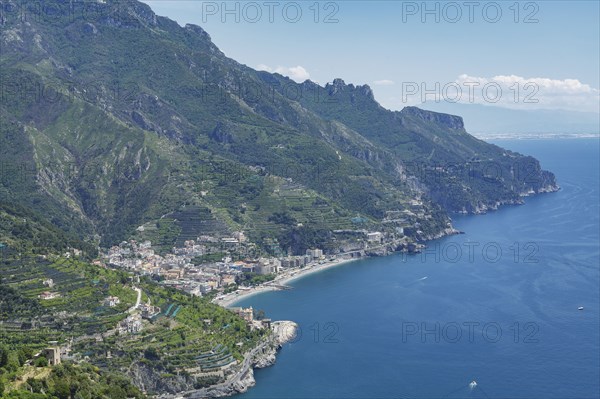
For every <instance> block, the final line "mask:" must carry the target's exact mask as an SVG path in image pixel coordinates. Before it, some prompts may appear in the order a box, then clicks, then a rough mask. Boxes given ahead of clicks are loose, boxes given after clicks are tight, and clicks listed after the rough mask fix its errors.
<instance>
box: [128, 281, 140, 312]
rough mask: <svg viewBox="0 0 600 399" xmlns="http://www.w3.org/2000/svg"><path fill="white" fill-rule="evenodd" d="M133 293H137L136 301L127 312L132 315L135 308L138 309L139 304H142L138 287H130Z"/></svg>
mask: <svg viewBox="0 0 600 399" xmlns="http://www.w3.org/2000/svg"><path fill="white" fill-rule="evenodd" d="M132 288H133V290H134V291H135V292H137V300H136V301H135V305H133V306H132V307H130V308H129V310H128V312H129V313H133V312H134V311H135V310H136V309H137V308H139V307H140V303H141V302H142V290H141V289H140V288H138V287H132Z"/></svg>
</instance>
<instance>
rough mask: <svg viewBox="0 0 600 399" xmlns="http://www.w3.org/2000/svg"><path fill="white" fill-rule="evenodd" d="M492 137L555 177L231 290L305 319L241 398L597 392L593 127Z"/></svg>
mask: <svg viewBox="0 0 600 399" xmlns="http://www.w3.org/2000/svg"><path fill="white" fill-rule="evenodd" d="M494 144H497V145H500V146H502V147H505V148H507V149H510V150H513V151H517V152H520V153H522V154H527V155H532V156H534V157H536V158H537V159H539V160H540V162H541V164H542V167H543V168H544V169H546V170H550V171H552V172H553V173H554V174H555V175H556V177H557V181H558V184H559V185H560V187H561V190H560V191H558V192H555V193H548V194H541V195H537V196H533V197H528V198H526V203H525V204H524V205H520V206H505V207H502V208H501V209H499V210H498V211H494V212H490V213H488V214H485V215H469V216H460V215H455V216H453V225H454V226H455V227H456V228H458V229H459V230H461V231H463V232H464V233H465V234H461V235H455V236H451V237H445V238H443V239H440V240H436V241H433V242H430V243H428V249H427V250H426V251H425V252H423V253H422V254H416V255H402V254H398V255H392V256H388V257H380V258H369V259H364V260H359V261H355V262H350V263H347V264H345V265H342V266H339V267H336V268H332V269H328V270H325V271H322V272H320V273H316V274H311V275H307V276H306V277H304V278H301V279H299V280H296V281H294V282H293V283H291V285H292V286H293V289H292V290H286V291H277V292H267V293H264V294H260V295H256V296H253V297H250V298H247V299H245V300H243V301H242V302H239V303H238V305H241V306H252V307H254V308H255V309H260V310H264V311H265V313H266V314H267V316H268V317H270V318H272V319H274V320H293V321H295V322H297V323H298V325H299V327H300V329H299V333H298V335H297V337H296V339H295V340H294V341H293V342H291V343H288V344H286V345H285V346H284V347H283V348H282V350H281V351H280V352H279V354H278V357H277V362H276V364H275V365H274V366H272V367H269V368H266V369H261V370H256V371H255V378H256V386H255V387H254V388H252V389H250V390H249V391H248V392H247V393H245V394H242V395H238V397H237V398H239V399H242V398H243V399H250V398H527V399H532V398H598V397H600V318H599V314H600V274H599V268H600V235H599V230H600V218H599V213H600V198H599V182H600V176H599V171H600V165H599V153H600V151H599V149H600V141H599V140H598V139H593V138H592V139H589V138H588V139H551V140H496V141H494ZM581 308H582V309H581Z"/></svg>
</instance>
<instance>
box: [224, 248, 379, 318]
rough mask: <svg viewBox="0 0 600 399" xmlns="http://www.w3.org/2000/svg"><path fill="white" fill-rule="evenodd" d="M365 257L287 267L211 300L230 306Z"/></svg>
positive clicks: (225, 306)
mask: <svg viewBox="0 0 600 399" xmlns="http://www.w3.org/2000/svg"><path fill="white" fill-rule="evenodd" d="M365 258H368V257H361V258H350V259H336V260H334V261H326V262H324V263H317V264H315V265H311V266H305V267H302V268H293V269H289V270H286V271H284V272H283V273H281V274H279V275H277V277H275V279H274V280H272V281H269V282H267V283H263V284H261V285H257V286H254V287H251V288H249V289H247V290H239V289H238V290H237V291H235V292H234V293H231V294H226V295H224V296H222V297H221V298H220V299H215V300H214V301H213V302H214V303H216V304H217V305H219V306H222V307H224V308H231V307H233V306H234V305H235V304H236V303H238V302H240V301H242V300H244V299H248V298H250V297H252V296H254V295H258V294H262V293H264V292H270V291H280V290H281V288H278V287H276V286H277V285H278V286H281V285H287V284H289V283H291V282H293V281H296V280H299V279H301V278H304V277H306V276H309V275H311V274H314V273H319V272H322V271H324V270H327V269H331V268H334V267H337V266H342V265H345V264H347V263H350V262H353V261H356V260H360V259H365Z"/></svg>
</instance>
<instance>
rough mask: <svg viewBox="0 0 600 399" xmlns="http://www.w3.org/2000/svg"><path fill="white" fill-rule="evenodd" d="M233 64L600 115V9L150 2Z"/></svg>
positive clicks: (398, 98) (410, 101)
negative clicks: (206, 38) (197, 31)
mask: <svg viewBox="0 0 600 399" xmlns="http://www.w3.org/2000/svg"><path fill="white" fill-rule="evenodd" d="M144 2H145V3H147V4H149V5H150V6H151V7H152V9H153V10H154V11H155V12H156V13H157V14H159V15H163V16H167V17H169V18H171V19H174V20H176V21H177V22H178V23H179V24H180V25H185V24H186V23H193V24H196V25H199V26H201V27H203V28H204V29H205V30H206V31H208V33H209V34H210V35H211V37H212V40H213V42H214V43H215V44H216V45H217V46H218V47H219V48H220V49H221V50H222V51H223V52H224V53H225V54H226V55H227V56H229V57H231V58H234V59H235V60H237V61H238V62H241V63H243V64H246V65H248V66H250V67H252V68H255V69H262V70H268V71H274V72H279V73H281V74H283V75H287V76H290V77H291V78H293V79H294V80H297V81H303V80H305V79H310V80H313V81H315V82H318V83H321V84H325V83H327V82H331V81H332V80H333V79H335V78H342V79H343V80H344V81H345V82H346V83H353V84H356V85H358V84H368V85H369V86H371V88H372V89H373V91H374V94H375V97H376V99H377V100H378V101H379V102H380V103H381V104H382V105H383V106H385V107H386V108H389V109H396V110H399V109H402V108H403V107H404V106H406V105H418V104H421V103H423V101H427V102H428V103H432V102H445V103H462V104H481V105H489V106H500V107H504V108H511V109H517V110H536V109H546V110H548V109H550V110H552V109H563V110H570V111H586V112H594V113H599V112H600V110H599V107H600V100H599V99H600V97H599V95H600V91H599V90H598V89H599V87H600V7H599V3H600V2H598V1H535V2H532V1H529V2H527V1H525V2H516V1H497V2H491V1H456V2H435V1H432V2H422V1H417V2H413V1H369V2H367V1H320V2H317V1H313V0H309V1H297V2H293V1H270V0H265V1H255V2H253V1H229V2H223V1H195V0H189V1H178V0H168V1H167V0H145V1H144Z"/></svg>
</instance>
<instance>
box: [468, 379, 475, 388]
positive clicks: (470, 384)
mask: <svg viewBox="0 0 600 399" xmlns="http://www.w3.org/2000/svg"><path fill="white" fill-rule="evenodd" d="M476 386H477V381H475V380H473V381H471V382H470V383H469V388H471V389H473V388H475V387H476Z"/></svg>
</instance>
